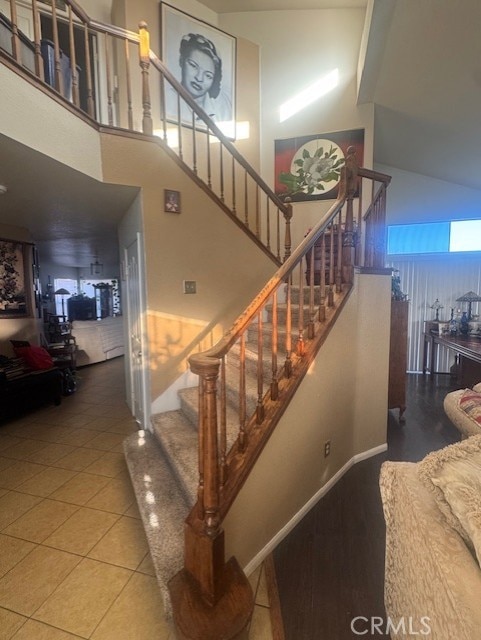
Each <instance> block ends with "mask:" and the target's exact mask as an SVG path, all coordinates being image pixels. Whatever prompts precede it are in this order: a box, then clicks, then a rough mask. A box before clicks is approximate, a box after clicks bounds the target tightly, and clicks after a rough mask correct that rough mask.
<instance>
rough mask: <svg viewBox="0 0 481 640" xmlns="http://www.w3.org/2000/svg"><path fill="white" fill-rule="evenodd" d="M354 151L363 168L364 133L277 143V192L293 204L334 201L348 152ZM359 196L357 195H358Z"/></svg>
mask: <svg viewBox="0 0 481 640" xmlns="http://www.w3.org/2000/svg"><path fill="white" fill-rule="evenodd" d="M351 146H353V147H355V149H356V159H357V162H358V164H359V165H360V166H362V163H363V160H364V158H363V156H364V129H353V130H350V131H337V132H335V133H322V134H315V135H310V136H300V137H298V138H287V139H285V140H276V141H275V167H274V170H275V192H276V195H278V196H279V197H280V198H281V199H284V198H286V197H289V198H290V199H291V200H292V202H307V201H310V200H331V199H332V200H335V199H336V198H337V194H338V191H339V181H340V179H341V168H342V167H343V165H344V162H345V158H346V155H347V150H348V148H349V147H351ZM356 195H357V194H356Z"/></svg>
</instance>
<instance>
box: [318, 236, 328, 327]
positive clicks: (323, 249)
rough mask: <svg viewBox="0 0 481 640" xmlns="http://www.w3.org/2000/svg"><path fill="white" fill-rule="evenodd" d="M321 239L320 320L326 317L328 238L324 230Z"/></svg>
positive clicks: (322, 320)
mask: <svg viewBox="0 0 481 640" xmlns="http://www.w3.org/2000/svg"><path fill="white" fill-rule="evenodd" d="M319 239H320V241H321V269H320V271H321V273H320V278H321V280H320V283H319V284H320V290H319V295H320V298H321V299H320V305H319V322H324V321H325V319H326V240H327V236H326V234H325V233H324V232H323V233H322V234H321V237H320V238H319Z"/></svg>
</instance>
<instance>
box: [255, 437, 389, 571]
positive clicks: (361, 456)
mask: <svg viewBox="0 0 481 640" xmlns="http://www.w3.org/2000/svg"><path fill="white" fill-rule="evenodd" d="M384 451H387V443H384V444H381V445H379V446H377V447H374V448H372V449H368V450H367V451H363V452H362V453H357V454H356V455H355V456H353V457H352V458H351V459H350V460H348V461H347V462H346V464H345V465H344V466H343V467H341V469H339V471H338V472H337V473H336V474H334V475H333V476H332V478H331V479H330V480H328V481H327V482H326V484H324V485H323V486H322V487H321V488H320V489H319V491H317V492H316V493H315V494H314V495H313V496H312V498H311V499H310V500H308V502H306V504H305V505H304V506H303V507H302V508H301V509H300V510H299V511H298V512H297V513H296V514H295V515H294V516H293V517H292V518H291V519H290V520H289V522H288V523H287V524H286V525H284V527H282V529H281V530H280V531H279V532H278V533H276V535H275V536H274V537H273V538H272V539H271V540H270V541H269V542H268V543H267V544H266V545H265V547H264V548H263V549H261V550H260V551H259V553H257V554H256V555H255V556H254V558H252V560H251V561H250V562H248V563H247V564H246V566H245V567H244V573H245V574H246V575H247V576H250V574H251V573H253V572H254V571H255V570H256V569H257V567H258V566H259V565H260V564H262V562H263V561H264V560H265V558H266V557H267V556H268V555H269V554H270V553H272V552H273V551H274V549H275V548H276V547H277V545H278V544H279V543H280V542H281V541H282V540H283V539H284V538H285V537H286V536H287V535H288V534H289V533H290V532H291V531H292V530H293V529H294V527H295V526H296V525H297V524H299V522H300V521H301V520H302V518H303V517H304V516H305V515H306V514H307V513H308V512H309V511H310V510H311V509H312V508H313V507H314V506H315V505H316V504H317V503H318V502H319V500H320V499H321V498H322V497H323V496H325V495H326V493H327V492H328V491H330V490H331V489H332V487H333V486H334V485H335V484H336V483H337V482H339V480H340V479H341V478H342V476H343V475H344V474H345V473H346V472H347V471H349V469H350V468H351V467H352V466H354V465H355V464H357V463H358V462H361V461H362V460H367V459H368V458H372V457H373V456H377V455H379V454H380V453H384Z"/></svg>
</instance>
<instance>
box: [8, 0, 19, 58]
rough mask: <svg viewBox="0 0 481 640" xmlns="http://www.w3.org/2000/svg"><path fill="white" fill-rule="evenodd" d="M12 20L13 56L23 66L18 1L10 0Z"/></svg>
mask: <svg viewBox="0 0 481 640" xmlns="http://www.w3.org/2000/svg"><path fill="white" fill-rule="evenodd" d="M10 20H11V22H12V56H13V58H14V60H16V61H17V62H18V64H22V49H21V46H20V36H19V34H18V21H17V3H16V0H10Z"/></svg>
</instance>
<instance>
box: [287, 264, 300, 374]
mask: <svg viewBox="0 0 481 640" xmlns="http://www.w3.org/2000/svg"><path fill="white" fill-rule="evenodd" d="M291 294H292V292H291V276H289V278H288V279H287V283H286V361H285V363H284V373H285V376H286V378H290V377H291V375H292V335H291V332H292V316H291V313H292V304H291ZM300 295H301V292H300V291H299V296H300ZM299 299H300V297H299Z"/></svg>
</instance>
